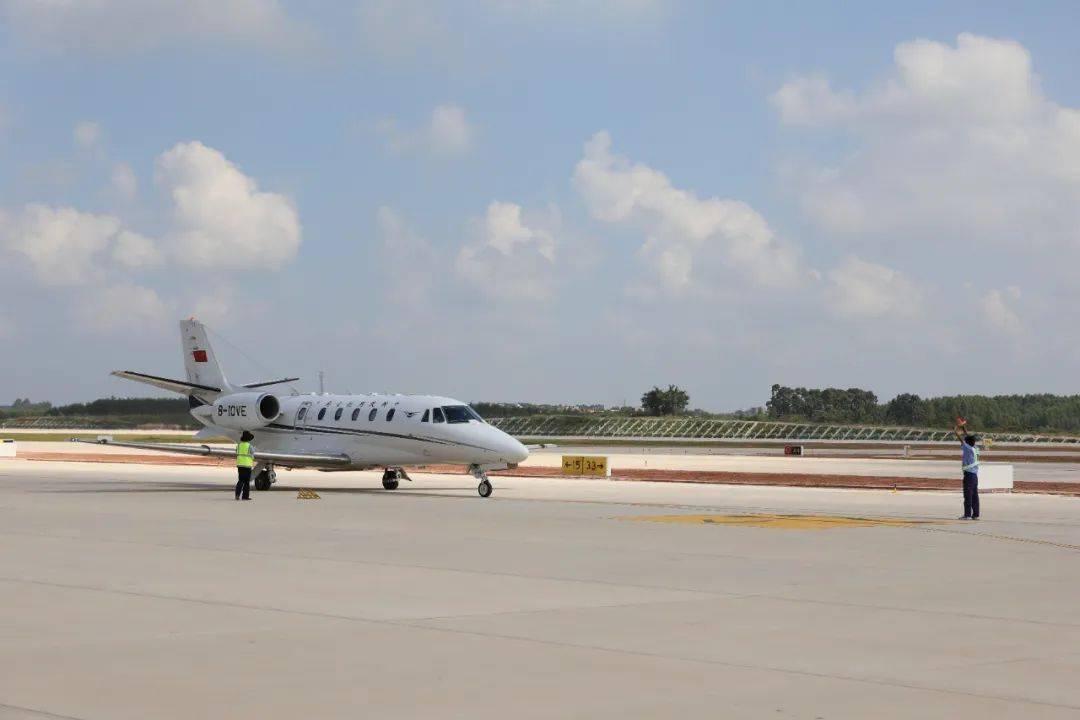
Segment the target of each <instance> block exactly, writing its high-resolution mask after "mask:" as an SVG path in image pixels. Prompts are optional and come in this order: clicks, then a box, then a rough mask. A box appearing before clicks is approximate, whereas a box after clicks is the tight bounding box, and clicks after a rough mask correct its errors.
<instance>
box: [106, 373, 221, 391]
mask: <svg viewBox="0 0 1080 720" xmlns="http://www.w3.org/2000/svg"><path fill="white" fill-rule="evenodd" d="M112 374H113V375H115V376H116V377H118V378H124V379H125V380H134V381H135V382H141V383H145V384H147V385H153V386H154V387H159V388H161V389H162V390H171V391H173V392H177V393H180V394H181V395H191V394H192V393H196V392H212V393H220V392H221V388H218V387H211V386H210V385H199V384H198V383H192V382H187V381H185V380H172V379H170V378H163V377H158V376H157V375H147V374H146V373H139V372H134V371H132V370H115V371H113V373H112Z"/></svg>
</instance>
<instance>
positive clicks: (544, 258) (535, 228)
mask: <svg viewBox="0 0 1080 720" xmlns="http://www.w3.org/2000/svg"><path fill="white" fill-rule="evenodd" d="M541 222H543V223H544V224H546V225H553V224H557V223H558V215H557V211H555V210H552V211H551V216H549V217H548V218H546V219H543V220H540V219H538V221H537V222H535V223H533V224H527V223H526V221H525V220H524V219H523V216H522V208H521V206H520V205H517V204H515V203H506V202H492V203H491V204H490V205H488V208H487V212H486V213H485V214H484V217H483V218H482V219H480V220H478V221H477V222H476V223H475V224H474V226H475V232H476V234H477V236H478V237H477V238H476V240H474V241H473V242H471V243H468V244H466V245H465V246H463V247H462V248H461V250H460V251H459V252H458V256H457V271H458V274H459V275H460V276H461V278H462V279H464V280H466V281H467V282H469V283H471V284H472V285H473V286H475V287H476V288H478V289H479V290H480V291H481V292H483V293H485V294H487V295H488V296H490V297H493V298H496V299H501V300H544V299H547V298H549V297H551V294H552V289H553V283H554V272H553V269H554V263H555V248H556V241H555V236H554V235H553V233H552V231H551V230H550V229H548V228H546V227H542V226H541V225H540V223H541Z"/></svg>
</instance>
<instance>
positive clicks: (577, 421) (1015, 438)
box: [488, 415, 1080, 445]
mask: <svg viewBox="0 0 1080 720" xmlns="http://www.w3.org/2000/svg"><path fill="white" fill-rule="evenodd" d="M488 422H490V423H491V424H492V425H494V426H495V427H497V428H499V429H500V430H502V431H503V432H505V433H508V434H510V435H513V436H515V437H526V438H597V439H603V438H609V439H620V438H625V439H631V438H633V439H644V440H680V441H688V440H721V441H726V440H734V441H755V442H888V443H937V442H956V437H955V436H954V435H953V433H952V431H951V430H937V429H929V428H907V427H870V426H859V425H823V424H816V423H786V422H767V421H760V420H714V419H707V418H699V417H665V418H658V417H614V418H613V417H610V416H608V417H603V416H601V417H590V416H588V415H572V416H567V415H560V416H553V415H549V416H539V415H532V416H528V417H505V418H492V419H491V420H489V421H488ZM979 434H980V435H981V436H982V437H984V438H989V439H991V440H992V441H993V442H995V443H1016V444H1023V445H1034V444H1038V445H1049V444H1063V445H1080V437H1074V436H1061V435H1036V434H1030V433H1009V432H988V433H981V432H980V433H979Z"/></svg>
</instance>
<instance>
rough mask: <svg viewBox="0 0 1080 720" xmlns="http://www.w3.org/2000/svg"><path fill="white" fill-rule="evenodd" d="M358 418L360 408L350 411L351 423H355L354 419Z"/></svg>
mask: <svg viewBox="0 0 1080 720" xmlns="http://www.w3.org/2000/svg"><path fill="white" fill-rule="evenodd" d="M358 417H360V408H356V409H355V410H353V411H352V421H353V422H356V418H358Z"/></svg>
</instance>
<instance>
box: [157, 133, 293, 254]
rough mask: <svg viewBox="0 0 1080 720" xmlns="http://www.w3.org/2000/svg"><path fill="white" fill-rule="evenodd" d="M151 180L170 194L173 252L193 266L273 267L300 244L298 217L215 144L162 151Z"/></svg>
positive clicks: (281, 197) (285, 201)
mask: <svg viewBox="0 0 1080 720" xmlns="http://www.w3.org/2000/svg"><path fill="white" fill-rule="evenodd" d="M155 182H156V184H157V185H158V186H159V187H160V188H161V189H162V190H163V191H165V192H166V193H167V194H168V195H169V197H170V198H171V199H172V203H173V207H172V221H173V229H172V230H171V231H170V232H169V234H168V237H167V242H168V245H169V247H170V250H171V252H172V254H173V255H174V256H175V257H176V258H177V259H178V260H179V261H180V262H183V263H185V264H188V265H191V266H193V267H204V268H216V267H227V268H251V267H267V268H276V267H280V266H281V265H282V264H284V263H286V262H288V261H289V260H291V259H292V258H293V257H294V256H295V255H296V252H297V249H298V248H299V247H300V239H301V228H300V218H299V215H298V214H297V212H296V208H295V207H294V206H293V203H292V202H291V201H290V200H289V199H288V198H287V197H285V196H284V195H279V194H277V193H270V192H262V191H260V190H259V188H258V185H257V183H256V182H255V180H254V179H253V178H251V177H249V176H247V175H245V174H244V173H243V172H241V170H240V169H239V168H237V167H236V165H234V164H233V163H231V162H230V161H229V160H228V159H227V158H226V157H225V156H224V155H222V154H221V153H220V152H218V151H217V150H214V149H213V148H209V147H207V146H206V145H203V144H202V143H201V142H198V141H193V142H186V143H179V144H177V145H176V146H175V147H173V148H172V149H171V150H168V151H166V152H165V153H162V154H161V155H160V156H159V157H158V159H157V164H156V170H155Z"/></svg>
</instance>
